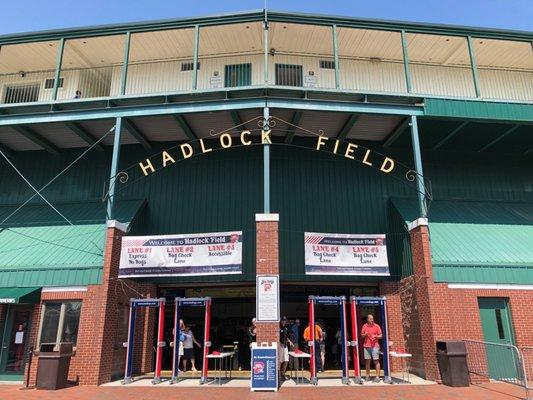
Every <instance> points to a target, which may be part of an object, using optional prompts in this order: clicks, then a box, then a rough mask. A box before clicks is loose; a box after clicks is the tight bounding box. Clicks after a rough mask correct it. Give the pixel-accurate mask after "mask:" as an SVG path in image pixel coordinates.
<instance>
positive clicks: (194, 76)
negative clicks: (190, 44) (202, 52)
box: [192, 25, 200, 90]
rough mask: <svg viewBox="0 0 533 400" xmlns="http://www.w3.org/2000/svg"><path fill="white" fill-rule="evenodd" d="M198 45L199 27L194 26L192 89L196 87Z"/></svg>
mask: <svg viewBox="0 0 533 400" xmlns="http://www.w3.org/2000/svg"><path fill="white" fill-rule="evenodd" d="M199 45H200V27H199V26H198V25H196V26H195V27H194V59H193V75H192V90H196V89H197V88H198V46H199Z"/></svg>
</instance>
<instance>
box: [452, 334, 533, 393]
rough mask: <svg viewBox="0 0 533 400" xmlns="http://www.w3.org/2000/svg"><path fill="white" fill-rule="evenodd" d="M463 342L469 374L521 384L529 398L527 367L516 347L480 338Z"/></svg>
mask: <svg viewBox="0 0 533 400" xmlns="http://www.w3.org/2000/svg"><path fill="white" fill-rule="evenodd" d="M463 342H464V343H465V345H466V350H467V353H468V355H467V361H468V372H469V373H470V374H471V375H478V376H481V377H484V378H487V379H491V380H496V381H500V382H506V383H511V384H514V385H518V386H521V387H523V388H524V390H525V392H526V397H527V399H530V396H529V389H530V387H529V384H528V378H527V369H528V368H527V367H526V364H525V359H524V357H523V354H522V351H521V350H520V349H519V348H518V347H516V346H514V345H511V344H502V343H491V342H485V341H480V340H463ZM526 349H529V347H526ZM531 349H533V348H531ZM532 355H533V352H532Z"/></svg>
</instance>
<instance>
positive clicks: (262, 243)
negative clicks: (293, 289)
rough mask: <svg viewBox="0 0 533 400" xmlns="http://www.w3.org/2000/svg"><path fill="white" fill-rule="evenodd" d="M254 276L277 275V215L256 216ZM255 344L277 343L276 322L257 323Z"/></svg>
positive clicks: (277, 330) (277, 331) (277, 326)
mask: <svg viewBox="0 0 533 400" xmlns="http://www.w3.org/2000/svg"><path fill="white" fill-rule="evenodd" d="M255 220H256V263H255V266H256V267H255V268H256V274H257V275H263V274H269V275H279V234H278V224H279V215H278V214H256V216H255ZM256 341H257V343H262V342H268V343H272V342H274V343H278V342H279V324H278V323H277V322H258V323H257V333H256Z"/></svg>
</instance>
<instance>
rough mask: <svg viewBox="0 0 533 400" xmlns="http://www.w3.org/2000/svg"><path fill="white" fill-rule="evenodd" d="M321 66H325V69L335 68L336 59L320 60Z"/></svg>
mask: <svg viewBox="0 0 533 400" xmlns="http://www.w3.org/2000/svg"><path fill="white" fill-rule="evenodd" d="M320 68H323V69H335V61H332V60H320Z"/></svg>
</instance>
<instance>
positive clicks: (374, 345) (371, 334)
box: [361, 314, 383, 383]
mask: <svg viewBox="0 0 533 400" xmlns="http://www.w3.org/2000/svg"><path fill="white" fill-rule="evenodd" d="M361 337H362V338H363V339H364V342H363V351H364V354H365V367H366V380H367V381H370V360H373V361H374V366H375V368H376V377H375V378H374V383H378V382H379V376H380V374H381V368H380V367H381V366H380V364H379V340H380V339H382V338H383V333H382V332H381V328H380V326H379V325H378V324H376V323H375V322H374V316H373V315H372V314H368V315H367V317H366V324H364V325H363V327H362V329H361Z"/></svg>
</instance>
